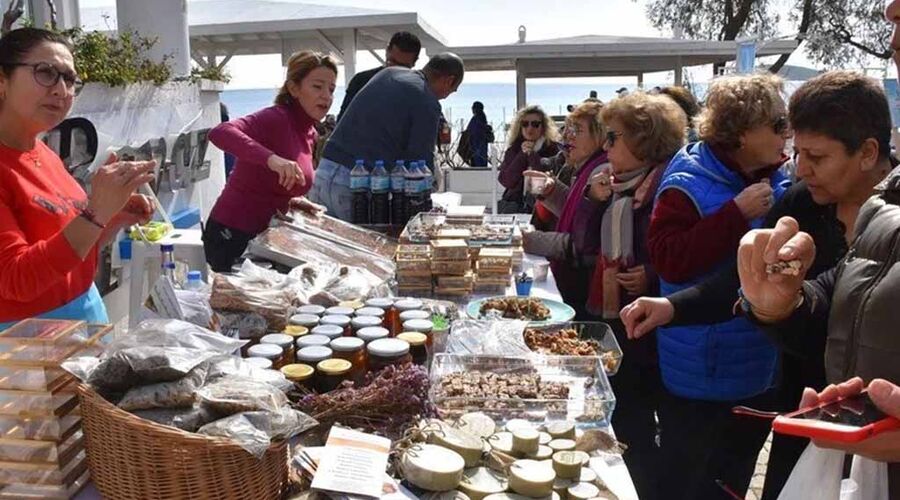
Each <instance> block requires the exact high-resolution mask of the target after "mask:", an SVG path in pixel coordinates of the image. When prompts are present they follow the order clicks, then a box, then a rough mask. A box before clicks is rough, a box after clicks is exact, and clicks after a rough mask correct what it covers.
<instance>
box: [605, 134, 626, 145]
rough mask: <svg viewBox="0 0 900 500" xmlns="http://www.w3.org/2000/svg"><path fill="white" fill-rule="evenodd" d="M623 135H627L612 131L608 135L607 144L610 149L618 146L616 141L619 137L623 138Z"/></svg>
mask: <svg viewBox="0 0 900 500" xmlns="http://www.w3.org/2000/svg"><path fill="white" fill-rule="evenodd" d="M623 135H625V134H623V133H622V132H616V131H615V130H610V131H609V132H607V133H606V143H607V144H609V147H613V146H615V145H616V140H617V139H618V138H619V137H622V136H623Z"/></svg>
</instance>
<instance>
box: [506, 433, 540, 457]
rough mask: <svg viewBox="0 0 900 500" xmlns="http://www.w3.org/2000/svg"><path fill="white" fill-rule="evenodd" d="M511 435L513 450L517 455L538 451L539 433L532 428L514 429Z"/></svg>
mask: <svg viewBox="0 0 900 500" xmlns="http://www.w3.org/2000/svg"><path fill="white" fill-rule="evenodd" d="M512 435H513V452H514V453H517V454H519V455H531V454H533V453H537V452H538V446H540V444H539V442H538V439H539V438H540V435H539V434H538V431H536V430H534V429H533V428H530V427H529V428H525V427H523V428H521V429H516V430H514V431H513V433H512Z"/></svg>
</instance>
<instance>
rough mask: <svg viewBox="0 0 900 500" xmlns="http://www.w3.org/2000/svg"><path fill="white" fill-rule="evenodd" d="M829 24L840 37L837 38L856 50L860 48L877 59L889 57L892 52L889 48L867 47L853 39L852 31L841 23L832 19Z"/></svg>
mask: <svg viewBox="0 0 900 500" xmlns="http://www.w3.org/2000/svg"><path fill="white" fill-rule="evenodd" d="M830 24H831V27H832V28H834V30H835V31H836V32H837V33H838V36H839V37H840V38H839V39H840V41H841V42H843V43H846V44H847V45H849V46H851V47H853V48H855V49H857V50H860V51H862V52H863V53H865V54H868V55H870V56H873V57H877V58H879V59H890V58H891V55H892V54H893V52H892V50H891V49H890V48H887V49H884V50H881V51H879V49H876V48H873V47H869V46H868V45H865V44H863V43H861V42H857V41H856V40H854V39H853V33H850V31H848V30H847V28H846V26H844V25H843V24H837V23H835V22H834V20H831V21H830Z"/></svg>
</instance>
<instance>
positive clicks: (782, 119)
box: [772, 115, 788, 135]
mask: <svg viewBox="0 0 900 500" xmlns="http://www.w3.org/2000/svg"><path fill="white" fill-rule="evenodd" d="M787 129H788V117H787V116H785V115H781V116H779V117H778V118H776V119H775V121H773V122H772V130H773V131H774V132H775V133H776V134H778V135H781V134H783V133H784V132H785V131H786V130H787Z"/></svg>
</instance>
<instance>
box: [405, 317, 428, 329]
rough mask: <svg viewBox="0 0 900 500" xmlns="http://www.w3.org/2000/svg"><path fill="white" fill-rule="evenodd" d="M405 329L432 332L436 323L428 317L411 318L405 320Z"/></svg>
mask: <svg viewBox="0 0 900 500" xmlns="http://www.w3.org/2000/svg"><path fill="white" fill-rule="evenodd" d="M403 329H404V330H405V331H407V332H430V331H431V330H433V329H434V323H432V322H431V320H428V319H411V320H408V321H404V322H403Z"/></svg>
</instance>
